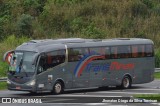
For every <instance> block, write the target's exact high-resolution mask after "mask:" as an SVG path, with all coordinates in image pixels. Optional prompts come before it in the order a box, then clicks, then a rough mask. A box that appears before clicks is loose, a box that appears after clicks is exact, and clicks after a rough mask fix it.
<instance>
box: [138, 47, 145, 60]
mask: <svg viewBox="0 0 160 106" xmlns="http://www.w3.org/2000/svg"><path fill="white" fill-rule="evenodd" d="M144 50H145V46H144V45H138V57H144V56H145V51H144Z"/></svg>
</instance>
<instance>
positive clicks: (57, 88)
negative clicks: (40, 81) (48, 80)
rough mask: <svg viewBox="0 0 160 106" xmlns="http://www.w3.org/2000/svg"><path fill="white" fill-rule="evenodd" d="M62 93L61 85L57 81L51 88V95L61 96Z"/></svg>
mask: <svg viewBox="0 0 160 106" xmlns="http://www.w3.org/2000/svg"><path fill="white" fill-rule="evenodd" d="M62 92H63V86H62V83H61V82H59V81H57V82H56V83H55V84H54V86H53V93H54V94H61V93H62Z"/></svg>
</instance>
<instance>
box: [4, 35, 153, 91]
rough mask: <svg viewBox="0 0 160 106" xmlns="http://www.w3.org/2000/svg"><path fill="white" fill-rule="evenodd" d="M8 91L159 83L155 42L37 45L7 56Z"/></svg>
mask: <svg viewBox="0 0 160 106" xmlns="http://www.w3.org/2000/svg"><path fill="white" fill-rule="evenodd" d="M3 59H4V61H6V62H8V64H9V68H8V72H7V75H8V79H7V84H8V89H9V90H17V91H29V92H35V93H41V92H53V93H54V94H60V93H62V92H63V91H64V90H76V89H88V88H95V87H96V88H98V87H108V86H117V87H121V88H123V89H128V88H130V87H131V86H132V84H143V83H149V82H151V81H153V80H154V76H153V74H154V68H155V63H154V61H155V60H154V44H153V42H152V41H151V40H150V39H142V38H115V39H82V38H67V39H44V40H31V41H29V42H26V43H23V44H22V45H20V46H18V47H17V48H16V49H15V50H11V51H8V52H6V53H5V54H4V57H3Z"/></svg>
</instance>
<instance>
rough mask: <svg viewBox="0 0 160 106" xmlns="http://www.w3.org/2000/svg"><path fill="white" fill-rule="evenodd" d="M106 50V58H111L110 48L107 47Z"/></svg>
mask: <svg viewBox="0 0 160 106" xmlns="http://www.w3.org/2000/svg"><path fill="white" fill-rule="evenodd" d="M104 50H105V58H106V59H109V58H110V48H109V47H105V48H104Z"/></svg>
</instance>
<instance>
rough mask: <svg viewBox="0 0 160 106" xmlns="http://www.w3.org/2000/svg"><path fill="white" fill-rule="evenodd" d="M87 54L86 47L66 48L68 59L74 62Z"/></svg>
mask: <svg viewBox="0 0 160 106" xmlns="http://www.w3.org/2000/svg"><path fill="white" fill-rule="evenodd" d="M86 54H88V48H70V49H68V61H69V62H74V61H79V60H81V59H82V58H83V57H84V56H85V55H86Z"/></svg>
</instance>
